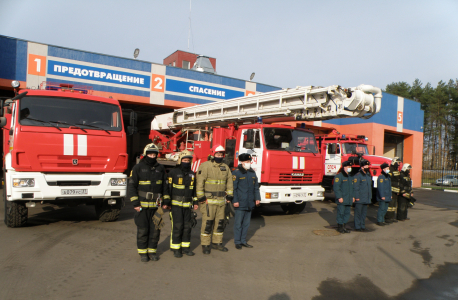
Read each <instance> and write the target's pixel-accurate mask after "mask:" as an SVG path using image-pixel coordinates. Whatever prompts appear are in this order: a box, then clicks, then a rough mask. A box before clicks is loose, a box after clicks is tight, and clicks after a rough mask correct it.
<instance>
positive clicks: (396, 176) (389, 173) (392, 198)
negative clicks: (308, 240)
mask: <svg viewBox="0 0 458 300" xmlns="http://www.w3.org/2000/svg"><path fill="white" fill-rule="evenodd" d="M351 165H352V164H351V162H349V161H345V162H343V163H342V168H341V170H340V171H339V173H338V174H337V175H336V177H335V179H334V184H333V189H334V193H335V195H336V203H337V231H339V232H340V233H350V230H349V228H347V227H346V223H347V222H348V220H349V219H350V211H351V207H352V205H353V204H354V206H355V217H354V219H355V230H356V231H368V229H367V228H366V215H367V207H368V205H369V204H371V203H372V176H371V174H370V173H369V165H370V162H369V161H368V160H365V159H362V160H361V162H360V166H361V168H360V170H359V172H358V173H356V174H353V173H352V167H351ZM399 165H400V161H399V159H398V158H396V157H395V158H394V159H393V160H392V162H391V165H389V164H387V163H383V164H382V165H381V166H380V168H381V169H382V173H381V174H380V176H379V177H378V178H377V190H376V199H377V202H378V205H379V207H378V211H377V223H376V224H377V225H378V226H385V225H390V224H391V223H393V222H398V221H407V220H410V219H409V218H407V208H408V207H409V206H413V202H414V201H415V200H414V199H413V198H412V196H413V192H412V181H411V177H410V171H411V169H412V167H411V166H410V164H407V163H406V164H404V165H403V166H402V170H401V171H399Z"/></svg>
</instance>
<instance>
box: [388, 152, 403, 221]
mask: <svg viewBox="0 0 458 300" xmlns="http://www.w3.org/2000/svg"><path fill="white" fill-rule="evenodd" d="M400 162H401V161H400V160H399V158H398V157H395V158H393V160H392V161H391V165H390V177H391V201H390V203H389V204H388V210H387V212H386V215H385V222H386V223H393V222H397V221H398V220H396V209H397V208H398V195H399V181H400V178H401V177H400V174H401V172H399V164H400Z"/></svg>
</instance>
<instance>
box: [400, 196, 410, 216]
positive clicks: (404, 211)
mask: <svg viewBox="0 0 458 300" xmlns="http://www.w3.org/2000/svg"><path fill="white" fill-rule="evenodd" d="M407 203H409V199H407V198H405V197H402V196H399V197H398V220H405V219H407Z"/></svg>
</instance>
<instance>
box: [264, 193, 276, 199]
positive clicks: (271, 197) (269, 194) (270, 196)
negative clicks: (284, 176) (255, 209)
mask: <svg viewBox="0 0 458 300" xmlns="http://www.w3.org/2000/svg"><path fill="white" fill-rule="evenodd" d="M266 199H278V193H266Z"/></svg>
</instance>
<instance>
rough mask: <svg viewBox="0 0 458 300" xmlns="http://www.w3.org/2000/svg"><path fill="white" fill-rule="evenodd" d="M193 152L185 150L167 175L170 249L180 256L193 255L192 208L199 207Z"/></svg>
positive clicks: (176, 255)
mask: <svg viewBox="0 0 458 300" xmlns="http://www.w3.org/2000/svg"><path fill="white" fill-rule="evenodd" d="M192 157H193V153H192V152H190V151H188V150H184V151H182V152H181V153H180V156H179V157H178V162H177V166H176V167H175V168H174V169H172V170H171V171H170V172H169V174H168V175H167V182H168V184H169V191H170V199H169V200H165V201H164V205H166V206H167V207H171V211H170V220H171V223H172V234H171V236H170V249H171V250H172V251H173V252H174V256H175V257H177V258H179V257H182V256H183V254H182V253H184V254H186V255H188V256H193V255H194V252H192V251H191V249H190V248H189V247H190V246H191V229H192V209H197V208H198V206H197V197H196V185H195V182H196V174H195V173H194V172H193V171H192V170H191V161H192Z"/></svg>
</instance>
